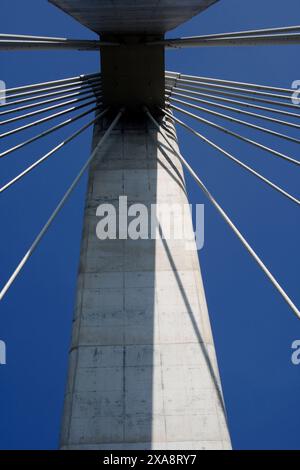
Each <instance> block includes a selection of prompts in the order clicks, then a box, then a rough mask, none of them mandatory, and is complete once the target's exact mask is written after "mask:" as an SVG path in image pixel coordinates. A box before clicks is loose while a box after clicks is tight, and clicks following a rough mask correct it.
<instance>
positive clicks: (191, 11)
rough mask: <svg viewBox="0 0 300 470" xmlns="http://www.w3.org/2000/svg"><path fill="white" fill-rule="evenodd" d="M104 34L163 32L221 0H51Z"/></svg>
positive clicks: (85, 24) (86, 24) (78, 19)
mask: <svg viewBox="0 0 300 470" xmlns="http://www.w3.org/2000/svg"><path fill="white" fill-rule="evenodd" d="M49 1H50V3H53V4H54V5H56V6H57V7H59V8H61V9H62V10H64V11H65V12H66V13H68V14H69V15H71V16H73V17H74V18H75V19H76V20H77V21H79V22H80V23H82V24H83V25H84V26H87V27H88V28H89V29H91V30H93V31H95V32H97V33H99V34H101V33H105V32H110V33H112V32H113V33H116V32H118V33H124V32H126V33H129V32H132V33H141V34H151V33H158V34H162V33H165V32H166V31H169V30H171V29H174V28H176V27H177V26H179V25H180V24H182V23H184V22H185V21H187V20H189V19H190V18H192V17H193V16H195V15H197V14H198V13H201V12H202V11H204V10H206V8H208V7H209V6H210V5H212V4H214V3H216V2H217V1H218V0H186V1H184V2H183V1H182V0H144V1H138V2H136V1H133V0H98V1H97V0H85V1H82V0H49Z"/></svg>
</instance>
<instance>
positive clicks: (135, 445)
mask: <svg viewBox="0 0 300 470" xmlns="http://www.w3.org/2000/svg"><path fill="white" fill-rule="evenodd" d="M171 130H172V131H173V132H174V133H175V130H174V129H173V128H172V126H171ZM101 134H102V130H101V129H100V128H98V129H96V131H95V143H96V142H97V141H98V139H99V138H100V136H101ZM158 141H162V138H161V137H160V136H159V135H158V134H157V131H156V130H154V129H152V128H149V127H147V123H146V122H143V123H141V124H140V125H138V126H134V125H131V124H130V123H129V122H126V120H125V122H124V123H123V124H122V127H121V126H120V128H119V129H117V130H116V131H114V133H113V134H112V135H111V137H110V139H109V141H108V142H107V144H106V145H105V147H104V148H103V149H102V150H101V151H99V154H98V155H97V158H96V160H95V161H94V164H93V165H92V168H91V170H90V177H89V186H88V193H87V199H86V209H85V218H84V232H83V239H82V248H81V258H80V269H79V276H78V293H77V301H76V309H75V316H74V325H73V338H72V345H71V350H70V365H69V378H68V385H67V390H66V396H65V411H64V420H63V428H62V440H61V447H62V448H63V449H71V448H72V449H73V448H74V449H123V450H125V449H172V450H176V449H229V448H230V438H229V435H228V430H227V426H226V421H225V417H224V410H223V404H222V398H221V391H220V390H221V385H220V379H219V374H218V367H217V362H216V356H215V350H214V344H213V338H212V334H211V329H210V323H209V318H208V312H207V306H206V301H205V294H204V289H203V284H202V279H201V273H200V268H199V261H198V255H197V252H196V251H187V250H186V247H185V242H184V241H182V240H162V239H158V240H118V239H116V240H105V241H100V240H99V239H97V237H96V224H97V222H98V221H99V218H98V217H96V208H97V207H98V205H99V204H101V203H112V204H114V205H115V206H116V207H117V202H118V198H119V196H120V195H126V196H127V197H128V204H129V205H130V204H132V203H138V202H140V203H144V204H146V205H147V207H149V206H150V204H153V203H156V204H165V203H167V204H174V203H177V204H183V203H185V204H186V203H187V202H188V200H187V195H186V192H185V182H184V177H183V172H182V168H181V165H180V162H179V161H178V160H177V159H176V158H175V157H174V155H173V154H172V152H170V151H169V150H167V149H165V150H164V151H163V153H162V151H160V150H158ZM162 142H163V141H162ZM172 161H173V163H171V162H172ZM160 222H161V229H162V232H165V229H166V226H165V225H164V224H165V221H164V220H160ZM188 223H189V224H190V226H191V220H190V219H189V221H188Z"/></svg>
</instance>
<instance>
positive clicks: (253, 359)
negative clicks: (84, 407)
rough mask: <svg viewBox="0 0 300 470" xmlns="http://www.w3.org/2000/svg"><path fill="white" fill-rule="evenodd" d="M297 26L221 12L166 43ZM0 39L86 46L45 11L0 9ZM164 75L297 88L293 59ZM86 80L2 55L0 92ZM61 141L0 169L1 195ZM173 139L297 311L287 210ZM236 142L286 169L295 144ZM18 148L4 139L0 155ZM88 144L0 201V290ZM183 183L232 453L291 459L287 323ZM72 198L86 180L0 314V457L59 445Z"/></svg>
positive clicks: (258, 9)
mask: <svg viewBox="0 0 300 470" xmlns="http://www.w3.org/2000/svg"><path fill="white" fill-rule="evenodd" d="M17 13H18V14H17ZM299 17H300V4H299V0H286V2H284V3H283V2H282V1H280V0H263V1H261V0H251V1H245V0H244V1H240V0H221V1H220V2H219V3H218V4H217V5H215V6H214V7H211V8H210V9H209V10H208V11H207V12H205V13H204V14H202V15H200V16H199V17H197V18H194V19H193V20H192V21H190V22H189V23H187V24H186V25H184V26H183V27H181V28H179V29H178V30H177V31H176V32H175V31H174V32H172V35H174V36H176V35H178V36H179V35H197V34H202V33H213V32H222V31H234V30H242V29H253V28H263V27H276V26H283V25H284V26H285V25H295V24H297V23H299ZM0 31H1V32H3V33H18V34H32V35H34V34H36V35H53V36H67V37H79V38H93V37H94V35H93V33H91V32H89V31H88V30H87V29H85V28H83V27H81V26H80V25H79V24H78V23H76V22H75V21H73V20H72V19H70V18H69V17H68V16H67V15H65V14H63V13H62V12H61V11H59V10H58V9H56V8H54V7H53V6H51V5H49V4H48V2H47V1H46V0H27V1H26V2H24V1H23V0H2V1H1V16H0ZM167 69H169V70H175V71H182V72H183V73H187V74H195V75H207V76H215V77H220V78H227V79H232V80H240V81H249V82H256V83H265V84H270V85H274V86H283V87H287V88H289V87H290V86H291V82H292V81H293V80H296V79H300V72H299V47H298V46H286V47H278V46H276V47H261V48H226V49H225V48H207V49H191V50H189V49H186V50H181V51H180V50H176V51H170V52H168V53H167ZM97 70H99V57H98V56H97V53H83V52H82V53H79V52H44V53H43V52H26V53H25V52H24V53H17V52H16V53H1V60H0V79H1V80H5V81H6V83H7V86H8V87H14V86H20V85H22V84H27V83H34V82H41V81H48V80H55V79H59V78H65V77H69V76H74V75H78V74H81V73H91V72H94V71H97ZM220 122H221V121H220ZM221 123H222V124H223V125H224V122H221ZM194 125H195V124H194ZM226 125H227V124H226ZM229 126H230V124H229ZM196 127H197V128H198V129H200V128H201V126H199V125H198V124H196ZM232 128H234V126H233V127H232ZM236 129H238V128H236ZM274 129H275V127H274ZM276 129H278V130H279V128H278V127H276ZM202 131H203V133H205V134H206V135H207V136H211V137H213V138H214V139H215V140H216V141H217V142H218V143H219V144H221V145H223V146H224V147H226V148H227V149H231V151H232V152H234V153H235V154H236V155H237V156H239V157H240V158H241V159H242V160H243V161H245V162H247V163H249V164H251V165H253V166H254V167H255V168H256V169H258V170H260V171H261V172H262V173H264V174H265V175H266V176H268V177H270V178H272V179H273V180H274V181H275V182H277V183H278V184H281V185H282V186H283V187H285V188H287V189H289V190H290V191H291V192H292V193H293V194H295V195H297V196H298V197H299V170H298V168H296V167H293V166H289V165H288V164H287V163H285V162H283V161H280V160H279V159H276V158H275V157H272V156H269V155H267V154H265V153H264V152H262V151H259V150H255V149H254V148H253V147H250V146H248V145H246V144H244V143H242V142H237V141H235V140H234V139H233V138H231V137H228V136H224V135H223V134H220V133H218V132H217V131H214V130H212V129H210V128H206V127H205V128H204V127H203V128H202ZM238 131H240V132H243V133H245V130H244V129H243V128H239V129H238ZM35 132H36V130H35ZM35 132H34V133H35ZM69 132H70V128H69V129H68V130H67V131H63V132H60V133H59V134H56V135H55V136H54V135H52V136H51V137H49V138H46V139H44V140H43V142H37V143H35V144H34V145H31V146H30V147H28V148H26V149H24V150H22V151H19V152H17V153H15V154H14V155H11V156H10V157H8V158H6V159H3V160H2V161H1V162H0V166H1V171H0V183H4V182H6V181H7V180H8V179H9V178H10V177H12V176H14V175H15V174H16V172H19V171H20V170H22V169H24V168H25V167H26V166H27V165H28V164H29V162H33V161H35V160H36V159H37V158H38V157H39V156H41V154H42V153H43V151H45V149H47V150H48V149H50V148H51V147H52V146H53V145H54V144H55V143H58V142H59V141H60V140H61V138H62V137H63V136H64V135H67V134H68V133H69ZM246 132H247V131H246ZM290 133H291V134H292V133H293V132H292V130H291V131H290ZM294 134H295V135H296V133H294ZM24 136H25V134H24V135H22V137H24ZM26 136H30V132H28V133H27V134H26ZM179 136H180V140H181V145H182V152H183V153H184V155H186V157H187V158H188V159H189V161H190V162H192V164H193V166H194V168H195V169H196V170H197V171H198V172H199V174H200V175H201V177H202V178H203V180H204V181H205V182H206V183H207V186H208V187H209V188H210V190H211V191H212V192H213V193H214V194H215V196H216V197H217V198H218V199H219V201H220V202H221V203H222V204H223V206H224V208H226V209H227V211H228V213H229V214H230V215H231V216H232V218H233V219H234V221H236V223H237V225H238V226H239V227H240V229H241V230H242V231H243V232H244V233H245V234H246V236H247V237H248V239H249V240H250V241H251V243H252V244H253V246H254V247H255V248H256V249H257V251H258V253H259V254H260V255H262V257H263V259H264V260H265V261H266V263H267V265H268V266H269V267H270V268H271V269H272V270H273V272H274V273H275V274H276V275H277V277H278V279H279V280H281V281H282V284H283V285H284V287H286V288H287V290H288V292H289V293H290V295H291V296H292V298H294V299H295V300H296V301H298V304H299V303H300V295H299V268H300V257H299V229H300V223H299V209H298V208H297V207H296V206H294V205H293V204H292V203H290V202H288V201H287V200H284V198H283V197H282V196H280V195H279V194H276V193H274V192H273V191H272V190H271V189H269V188H266V187H264V185H263V184H262V183H260V182H258V181H256V180H255V179H254V178H253V177H252V176H251V175H249V174H246V173H244V172H243V171H242V170H241V169H239V168H237V167H236V166H235V165H234V164H233V163H231V162H229V161H227V160H226V159H225V158H224V157H222V156H220V155H218V154H217V153H216V152H215V151H213V150H212V149H210V148H208V147H207V146H205V145H204V144H201V143H200V142H199V141H198V140H197V139H196V138H194V137H191V136H190V135H187V134H186V132H185V131H182V130H179ZM248 136H250V137H256V138H259V139H260V141H261V142H264V143H266V144H267V145H271V146H272V145H273V146H275V147H276V148H277V149H280V150H282V151H286V152H287V153H289V154H291V155H294V156H295V157H298V159H299V148H297V145H295V144H290V143H288V142H284V141H280V140H279V139H277V140H275V139H274V138H268V137H266V136H264V135H263V134H261V135H258V134H257V133H254V132H249V131H248ZM20 139H21V135H20V136H19V137H18V140H17V137H15V138H11V139H10V140H8V139H7V141H6V142H5V148H6V146H7V147H8V146H10V144H13V143H14V142H18V141H19V140H20ZM3 145H4V144H3ZM90 145H91V132H87V133H86V134H85V135H84V136H82V137H80V138H79V139H77V141H76V143H73V144H71V145H69V147H68V148H66V149H65V150H64V151H61V152H60V153H59V154H58V155H57V156H56V157H54V158H52V159H51V160H50V161H48V162H47V163H46V164H45V165H44V166H43V167H41V168H40V169H39V170H38V171H37V172H34V173H32V174H31V175H30V176H28V177H27V179H24V180H23V181H22V182H20V183H19V184H18V185H16V186H15V187H14V188H13V189H12V190H10V191H8V192H7V193H6V194H4V195H2V196H1V198H0V217H1V219H0V220H1V232H0V251H1V252H0V280H1V285H2V283H3V282H4V281H5V280H6V279H7V277H8V275H9V274H10V273H11V271H12V270H13V268H14V267H15V265H16V263H17V262H18V261H19V260H20V258H21V256H22V255H23V254H24V252H25V251H26V250H27V248H28V246H29V245H30V244H31V242H32V240H33V238H34V236H35V235H36V234H37V232H38V231H39V229H40V228H41V226H42V225H43V224H44V222H45V221H46V219H47V218H48V216H49V214H50V213H51V211H52V210H53V208H54V207H55V205H56V204H57V202H58V200H59V198H60V197H61V195H62V194H63V192H64V191H65V189H66V188H67V186H68V184H69V183H70V182H71V180H72V178H73V177H74V175H75V174H76V172H77V170H78V169H79V167H80V166H81V163H82V162H83V161H85V160H86V158H87V157H88V155H89V149H90ZM187 184H188V190H189V194H190V200H191V202H193V203H196V202H198V203H203V202H204V203H205V211H206V219H205V222H206V227H205V229H206V232H205V237H206V241H205V247H204V249H203V250H202V251H201V253H200V258H201V264H202V270H203V277H204V282H205V286H206V290H207V299H208V304H209V310H210V315H211V321H212V326H213V331H214V337H215V342H216V349H217V354H218V359H219V365H220V370H221V375H222V382H223V388H224V394H225V400H226V406H227V411H228V416H229V425H230V431H231V436H232V441H233V446H234V448H235V449H300V437H299V426H298V423H299V420H300V408H299V393H300V366H298V367H297V366H293V365H292V363H291V360H290V357H291V343H292V342H293V341H294V340H295V339H300V322H299V320H297V319H296V318H294V317H293V314H292V313H291V311H290V310H289V308H288V307H287V305H286V304H285V303H284V302H283V300H282V299H281V298H280V296H279V295H278V294H277V292H276V291H275V290H274V288H273V287H272V286H271V285H270V284H269V282H268V281H267V280H266V278H265V277H264V275H263V274H262V273H261V272H260V271H259V268H258V267H257V266H256V264H255V263H254V262H253V261H252V260H251V259H250V258H249V256H248V254H247V253H246V252H245V251H244V249H243V248H242V246H241V245H240V243H239V242H238V240H237V239H236V238H235V236H234V235H233V234H232V233H231V232H230V230H229V229H228V228H227V226H225V224H224V222H223V220H222V219H221V218H220V217H219V215H218V214H217V213H216V212H215V210H214V209H213V208H212V207H211V206H210V205H209V203H208V202H207V201H206V200H205V199H204V196H202V194H201V193H200V190H199V189H198V188H197V187H196V186H195V184H194V183H193V182H192V181H191V179H190V178H189V177H188V176H187ZM84 190H85V181H83V182H82V184H81V185H80V187H79V188H78V189H77V190H76V192H75V193H74V195H73V197H72V198H71V199H70V201H69V202H68V204H67V205H66V207H65V209H64V211H63V213H62V214H61V215H60V216H59V217H58V218H57V220H56V222H55V223H54V225H53V226H52V228H51V229H50V231H49V233H48V234H47V236H46V237H45V238H44V240H43V242H42V243H41V245H40V246H39V248H38V250H37V252H36V253H35V255H34V256H33V257H32V259H31V261H30V263H28V265H27V266H26V268H25V269H24V271H23V272H22V274H21V276H20V277H19V278H18V280H17V282H16V283H15V285H14V287H13V289H12V290H11V291H10V292H9V294H8V295H7V297H6V299H5V301H4V302H3V303H2V305H1V313H0V339H2V340H4V341H5V342H6V344H7V350H8V351H7V352H8V364H7V365H6V366H0V390H1V392H0V393H1V397H0V416H1V419H0V448H1V449H55V448H57V445H58V436H59V427H60V417H61V412H62V403H63V394H64V386H65V377H66V367H67V351H68V345H69V338H70V331H71V319H72V309H73V300H74V292H75V285H76V271H77V263H78V254H79V244H80V235H81V234H80V232H81V220H82V210H83V200H84Z"/></svg>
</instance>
